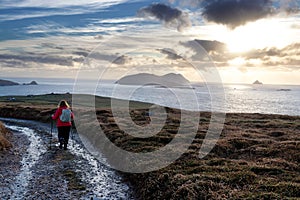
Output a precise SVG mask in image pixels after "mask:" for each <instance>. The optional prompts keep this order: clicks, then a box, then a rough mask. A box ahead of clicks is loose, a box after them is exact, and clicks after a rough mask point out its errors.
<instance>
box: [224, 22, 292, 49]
mask: <svg viewBox="0 0 300 200" xmlns="http://www.w3.org/2000/svg"><path fill="white" fill-rule="evenodd" d="M290 30H291V26H290V24H289V23H286V22H285V23H283V20H282V19H280V18H273V19H262V20H259V21H256V22H252V23H249V24H246V25H245V26H241V27H238V28H236V29H234V30H229V29H227V31H226V33H225V34H224V38H223V41H225V43H226V44H227V47H228V50H229V51H230V52H234V53H239V52H246V51H249V50H251V49H263V48H266V47H277V48H282V47H284V46H285V45H288V44H290V43H291V42H292V41H293V40H294V38H293V36H292V35H291V31H290Z"/></svg>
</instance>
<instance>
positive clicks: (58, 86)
mask: <svg viewBox="0 0 300 200" xmlns="http://www.w3.org/2000/svg"><path fill="white" fill-rule="evenodd" d="M5 79H6V80H11V81H16V82H18V83H20V84H22V83H29V82H31V81H32V80H35V81H36V82H38V85H17V86H2V87H0V96H9V97H14V96H18V95H38V94H49V93H67V92H68V93H72V94H74V93H87V94H95V95H98V96H103V97H115V98H119V99H130V100H136V101H142V102H149V103H154V104H158V105H162V106H169V107H175V108H182V109H187V110H200V111H217V112H226V113H263V114H284V115H295V116H300V106H299V105H300V86H299V85H253V84H223V85H217V84H207V85H206V84H202V83H199V84H193V89H187V88H165V87H157V86H149V85H148V86H143V87H142V86H125V85H117V84H114V82H113V81H104V82H101V83H100V84H98V85H97V84H95V83H94V82H92V81H89V80H85V81H80V82H79V83H78V84H80V86H78V84H77V85H76V87H74V80H72V79H50V78H49V79H42V78H5ZM74 88H75V90H74ZM223 100H224V101H223Z"/></svg>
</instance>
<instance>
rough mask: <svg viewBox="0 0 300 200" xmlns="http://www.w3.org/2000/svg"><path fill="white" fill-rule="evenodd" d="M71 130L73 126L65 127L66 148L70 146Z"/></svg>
mask: <svg viewBox="0 0 300 200" xmlns="http://www.w3.org/2000/svg"><path fill="white" fill-rule="evenodd" d="M70 130H71V126H65V127H64V149H67V146H68V142H69V136H70Z"/></svg>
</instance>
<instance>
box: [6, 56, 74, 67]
mask: <svg viewBox="0 0 300 200" xmlns="http://www.w3.org/2000/svg"><path fill="white" fill-rule="evenodd" d="M0 61H1V62H12V61H14V62H18V61H20V62H35V63H42V64H55V65H62V66H73V58H72V57H61V56H47V55H44V54H41V55H39V54H33V53H31V54H23V55H11V54H0Z"/></svg>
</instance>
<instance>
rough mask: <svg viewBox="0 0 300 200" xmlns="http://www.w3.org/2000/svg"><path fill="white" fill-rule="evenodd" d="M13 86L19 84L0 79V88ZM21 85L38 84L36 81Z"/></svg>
mask: <svg viewBox="0 0 300 200" xmlns="http://www.w3.org/2000/svg"><path fill="white" fill-rule="evenodd" d="M13 85H20V84H19V83H17V82H13V81H9V80H3V79H0V86H13ZM23 85H38V83H37V82H36V81H31V82H30V83H23Z"/></svg>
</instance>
